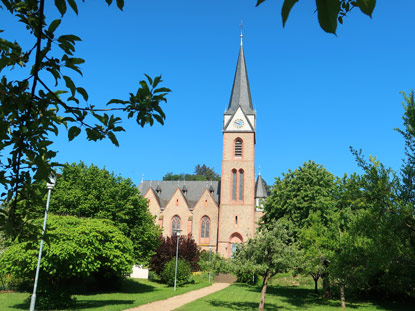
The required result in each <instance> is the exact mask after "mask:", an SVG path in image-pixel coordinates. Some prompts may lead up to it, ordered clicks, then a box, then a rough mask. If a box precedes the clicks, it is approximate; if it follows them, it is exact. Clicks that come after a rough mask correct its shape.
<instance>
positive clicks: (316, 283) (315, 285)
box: [313, 276, 319, 294]
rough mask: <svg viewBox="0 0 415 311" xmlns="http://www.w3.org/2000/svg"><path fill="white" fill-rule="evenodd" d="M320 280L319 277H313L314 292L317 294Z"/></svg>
mask: <svg viewBox="0 0 415 311" xmlns="http://www.w3.org/2000/svg"><path fill="white" fill-rule="evenodd" d="M318 279H319V277H314V276H313V280H314V292H315V293H316V294H317V293H318Z"/></svg>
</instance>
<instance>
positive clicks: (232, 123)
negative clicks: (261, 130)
mask: <svg viewBox="0 0 415 311" xmlns="http://www.w3.org/2000/svg"><path fill="white" fill-rule="evenodd" d="M254 119H255V118H254V116H252V118H248V116H247V115H246V114H245V113H244V112H243V110H242V109H241V107H239V108H238V109H237V110H236V111H235V113H234V114H233V115H232V116H231V117H230V118H229V117H228V118H226V117H225V122H224V123H225V124H224V128H223V130H224V131H225V132H253V131H255V124H253V123H254V122H255V120H254Z"/></svg>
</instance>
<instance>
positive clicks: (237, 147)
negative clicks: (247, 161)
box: [235, 138, 242, 157]
mask: <svg viewBox="0 0 415 311" xmlns="http://www.w3.org/2000/svg"><path fill="white" fill-rule="evenodd" d="M235 157H242V139H240V138H237V139H236V140H235Z"/></svg>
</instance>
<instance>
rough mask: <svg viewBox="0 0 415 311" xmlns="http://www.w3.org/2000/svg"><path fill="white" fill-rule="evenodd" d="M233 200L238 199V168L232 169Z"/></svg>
mask: <svg viewBox="0 0 415 311" xmlns="http://www.w3.org/2000/svg"><path fill="white" fill-rule="evenodd" d="M232 200H234V201H235V200H236V170H232Z"/></svg>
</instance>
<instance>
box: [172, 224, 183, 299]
mask: <svg viewBox="0 0 415 311" xmlns="http://www.w3.org/2000/svg"><path fill="white" fill-rule="evenodd" d="M180 231H182V230H180V229H177V230H176V240H177V246H176V269H175V270H174V291H176V283H177V259H178V257H179V239H180Z"/></svg>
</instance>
